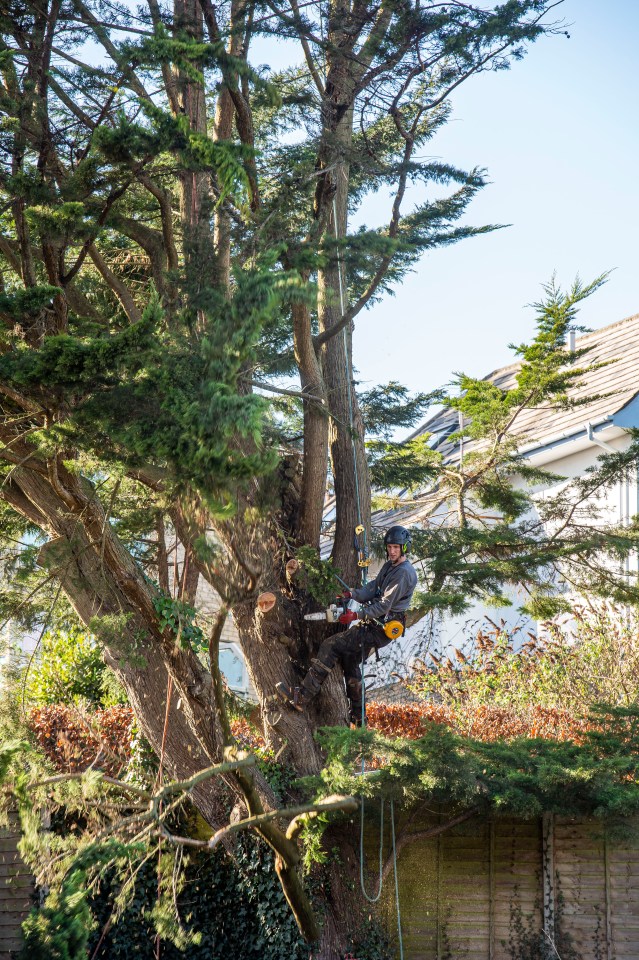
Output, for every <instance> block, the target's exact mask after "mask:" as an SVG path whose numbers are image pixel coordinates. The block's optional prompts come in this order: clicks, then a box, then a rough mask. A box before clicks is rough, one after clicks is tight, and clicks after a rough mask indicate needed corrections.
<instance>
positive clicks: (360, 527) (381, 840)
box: [333, 197, 404, 960]
mask: <svg viewBox="0 0 639 960" xmlns="http://www.w3.org/2000/svg"><path fill="white" fill-rule="evenodd" d="M333 228H334V231H335V241H336V243H339V239H338V236H337V206H336V203H335V197H333ZM337 275H338V278H339V298H340V308H341V311H342V316H344V314H345V312H346V311H345V302H344V285H343V279H342V264H341V259H340V255H339V246H338V247H337ZM342 343H343V345H344V365H345V369H346V383H347V391H348V407H349V430H350V435H351V449H352V451H353V474H354V477H355V503H356V505H357V531H358V533H359V532H361V534H362V535H363V540H364V547H363V557H364V560H365V559H366V558H367V557H368V549H367V542H366V528H365V527H364V525H363V523H362V510H361V504H360V492H359V475H358V469H357V449H356V447H355V431H354V427H353V392H352V385H351V364H350V363H349V355H348V339H347V336H346V327H344V328H343V330H342ZM358 533H356V538H355V544H356V546H357V545H358V541H357V536H358ZM361 569H362V581H363V583H364V584H366V582H367V580H368V571H367V569H366V566H362V567H361ZM338 579H339V578H338ZM341 582H343V581H341ZM364 653H365V650H364V644H363V643H362V665H361V671H362V729H364V728H365V727H366V683H365V680H364V663H365V658H364ZM364 772H365V763H364V758H363V757H362V769H361V773H362V776H363V775H364ZM390 821H391V843H392V855H393V873H394V876H395V907H396V910H397V938H398V941H399V956H400V960H404V943H403V939H402V917H401V911H400V906H399V883H398V879H397V850H396V846H395V809H394V806H393V800H392V798H391V800H390ZM383 851H384V798H383V797H382V798H381V801H380V809H379V878H378V883H377V893H375V894H372V895H371V894H369V893H368V891H367V890H366V884H365V882H364V796H363V794H362V797H361V799H360V830H359V882H360V887H361V889H362V893H363V895H364V897H365V898H366V900H368V902H369V903H377V901H378V900H379V898H380V897H381V895H382V889H383V885H384V860H383Z"/></svg>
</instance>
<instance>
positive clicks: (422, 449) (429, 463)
mask: <svg viewBox="0 0 639 960" xmlns="http://www.w3.org/2000/svg"><path fill="white" fill-rule="evenodd" d="M429 439H430V438H429V435H428V434H422V435H421V436H419V437H415V438H414V439H413V440H407V441H405V442H404V443H391V442H384V441H382V440H370V441H369V442H368V443H367V444H366V448H367V450H368V453H369V456H370V468H371V481H372V484H373V486H374V487H375V488H377V489H378V490H394V489H395V490H397V489H399V490H408V491H413V490H416V489H418V488H419V487H420V486H422V485H423V484H424V483H426V482H428V481H429V480H433V479H434V478H435V477H436V476H437V473H438V467H440V465H441V461H442V457H441V454H440V453H437V452H436V451H435V450H431V448H430V447H429V445H428V442H429Z"/></svg>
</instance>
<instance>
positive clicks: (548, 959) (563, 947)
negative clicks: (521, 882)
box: [502, 891, 596, 960]
mask: <svg viewBox="0 0 639 960" xmlns="http://www.w3.org/2000/svg"><path fill="white" fill-rule="evenodd" d="M595 942H596V941H595ZM502 944H503V946H505V947H506V946H507V948H508V956H509V958H510V960H556V958H557V957H561V960H581V955H580V954H579V953H578V951H577V950H576V948H575V945H574V943H573V940H572V937H571V936H570V934H569V933H567V932H566V931H565V930H564V899H563V897H562V895H561V892H559V893H558V895H557V898H556V910H555V928H554V935H553V937H552V941H551V940H549V939H548V937H546V935H545V934H544V933H543V932H541V931H539V929H538V922H536V918H535V917H533V916H532V915H530V914H529V915H527V916H524V913H523V911H522V909H521V904H520V903H519V900H518V897H517V891H515V898H514V900H513V901H512V902H511V904H510V920H509V924H508V943H507V944H506V943H504V941H502Z"/></svg>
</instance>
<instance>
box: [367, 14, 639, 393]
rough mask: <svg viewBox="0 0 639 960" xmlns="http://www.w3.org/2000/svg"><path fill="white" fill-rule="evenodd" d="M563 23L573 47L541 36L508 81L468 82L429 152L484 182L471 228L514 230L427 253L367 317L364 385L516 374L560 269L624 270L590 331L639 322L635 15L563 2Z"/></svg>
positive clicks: (566, 279) (566, 278)
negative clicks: (482, 174)
mask: <svg viewBox="0 0 639 960" xmlns="http://www.w3.org/2000/svg"><path fill="white" fill-rule="evenodd" d="M557 13H558V14H560V15H561V17H562V18H564V19H565V21H566V23H567V28H568V30H569V33H570V39H566V38H565V37H561V36H560V37H548V38H543V39H542V40H540V41H538V42H537V43H536V44H534V45H533V46H532V47H531V48H530V50H529V53H528V54H527V56H526V57H525V59H524V60H523V61H521V62H519V63H515V64H514V65H513V67H512V69H511V70H509V71H507V72H498V73H495V74H486V75H483V76H480V77H477V78H475V79H474V80H471V81H469V82H468V83H467V84H465V85H464V86H463V87H462V88H460V89H459V91H458V93H457V94H456V96H455V98H454V100H453V106H454V112H453V116H452V119H451V122H450V123H449V124H448V125H447V126H446V127H445V128H444V129H443V130H442V132H441V133H440V134H439V135H438V136H437V138H436V139H435V140H433V141H432V144H431V148H432V153H433V156H438V157H441V158H442V159H444V160H446V161H449V162H451V163H454V164H456V165H458V166H461V167H468V168H471V167H473V166H475V165H477V166H481V167H485V168H486V169H487V171H488V174H489V178H490V180H491V185H490V186H488V187H486V188H485V189H484V190H483V191H482V193H481V195H480V196H479V197H478V198H477V199H476V200H475V202H474V203H473V205H472V207H471V208H470V211H469V215H468V217H467V221H468V222H470V223H474V224H483V223H509V224H512V226H510V227H509V228H508V229H505V230H500V231H498V232H496V233H493V234H489V235H485V236H481V237H477V238H473V239H471V240H466V241H463V242H462V243H460V244H457V245H456V246H454V247H449V248H446V249H443V250H439V251H434V252H432V253H430V254H427V255H426V256H425V257H424V258H423V260H422V262H421V264H420V266H419V268H418V269H417V270H416V271H415V273H413V274H412V275H411V276H410V277H409V278H408V279H406V280H405V281H404V283H403V285H402V287H401V289H399V290H398V291H397V293H396V295H395V296H394V297H388V298H387V299H386V300H385V301H384V302H382V303H381V304H378V305H376V306H375V307H373V308H372V309H371V310H369V311H367V312H366V313H365V314H363V315H360V317H359V318H358V320H357V322H356V330H355V341H354V352H355V362H356V364H357V366H358V368H359V376H360V381H361V382H362V383H363V384H366V385H367V386H371V385H373V384H374V383H379V382H383V381H385V380H387V379H391V378H393V379H398V380H400V381H402V382H403V383H406V384H407V385H408V386H409V387H410V388H411V389H413V390H428V389H431V388H433V387H436V386H439V385H441V384H444V383H446V382H448V381H449V380H450V378H451V376H452V374H453V373H454V372H455V371H459V370H463V371H464V372H467V373H469V374H474V375H480V376H481V375H484V374H486V373H488V372H489V371H490V370H492V369H494V368H495V367H498V366H501V365H503V364H505V363H509V362H510V360H511V357H512V354H511V353H510V351H509V350H508V343H510V342H513V341H515V342H521V341H522V340H525V339H527V338H529V337H530V336H531V334H532V332H533V314H532V311H531V310H530V309H527V308H526V304H528V303H531V302H533V301H535V300H537V299H538V298H539V295H540V293H541V284H542V283H543V282H545V281H547V280H549V279H550V277H551V275H552V274H553V273H554V272H555V273H556V274H557V278H558V280H559V281H560V283H561V284H562V285H564V286H566V285H568V284H570V283H571V282H572V280H573V279H574V277H575V275H576V274H577V273H579V274H580V275H581V277H582V279H584V280H588V279H591V278H593V277H594V276H596V275H598V274H599V273H601V272H603V271H604V270H613V271H614V272H613V273H612V275H611V278H610V280H609V282H608V284H607V285H606V286H605V287H604V288H603V289H602V290H601V291H600V292H599V293H597V294H595V295H594V297H593V298H592V299H591V300H589V301H587V302H586V304H585V305H584V308H583V310H582V313H581V315H580V319H581V321H582V322H583V323H584V324H586V325H587V326H589V327H592V328H597V327H601V326H605V325H606V324H609V323H613V322H615V321H617V320H621V319H622V318H623V317H626V316H630V315H631V314H633V313H637V312H639V284H638V283H637V265H636V262H637V256H638V244H637V225H638V224H639V191H638V190H637V187H636V181H637V167H638V164H637V161H638V155H639V134H638V130H637V117H638V116H639V83H638V81H637V59H636V46H637V40H638V39H639V4H638V3H635V2H632V0H608V2H607V3H605V4H604V3H602V2H601V0H566V2H565V3H564V4H563V5H562V6H561V7H559V8H558V10H557Z"/></svg>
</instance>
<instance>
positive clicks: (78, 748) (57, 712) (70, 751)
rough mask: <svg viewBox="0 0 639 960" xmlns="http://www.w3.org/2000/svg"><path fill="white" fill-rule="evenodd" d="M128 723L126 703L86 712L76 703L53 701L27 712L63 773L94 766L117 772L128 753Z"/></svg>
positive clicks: (129, 712)
mask: <svg viewBox="0 0 639 960" xmlns="http://www.w3.org/2000/svg"><path fill="white" fill-rule="evenodd" d="M132 725H133V711H132V710H131V708H130V707H108V708H107V709H105V710H96V711H94V712H93V713H91V714H90V715H89V714H87V713H85V712H84V711H82V710H80V709H79V708H77V707H72V706H67V705H65V704H53V705H51V706H46V707H39V708H37V709H34V710H32V711H31V713H30V714H29V727H30V729H31V730H32V732H33V733H34V734H35V737H36V739H37V741H38V743H39V744H40V746H41V747H42V749H43V750H44V752H45V753H46V755H47V757H48V758H49V760H51V762H52V763H53V764H54V766H55V767H56V769H57V770H59V771H60V772H63V773H79V772H81V771H83V770H86V769H87V768H88V767H94V768H95V769H96V770H102V771H104V772H105V773H107V774H108V775H109V776H117V775H118V773H119V772H120V771H121V770H122V768H123V767H124V766H125V765H126V763H127V761H128V759H129V757H130V754H131V728H132Z"/></svg>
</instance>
